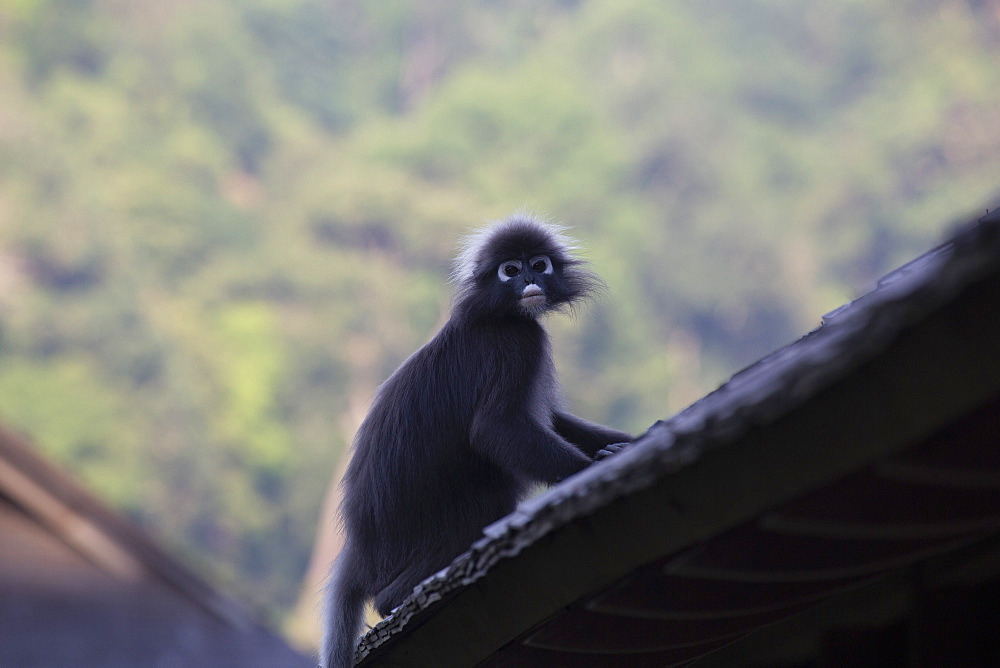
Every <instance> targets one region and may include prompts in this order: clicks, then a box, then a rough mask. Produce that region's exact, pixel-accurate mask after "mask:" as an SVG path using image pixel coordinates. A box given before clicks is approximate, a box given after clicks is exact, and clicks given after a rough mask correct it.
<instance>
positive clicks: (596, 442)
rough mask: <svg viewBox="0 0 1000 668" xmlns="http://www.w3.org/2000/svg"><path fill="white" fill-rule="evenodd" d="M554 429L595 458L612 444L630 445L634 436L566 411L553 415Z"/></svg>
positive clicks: (556, 412)
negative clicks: (600, 451)
mask: <svg viewBox="0 0 1000 668" xmlns="http://www.w3.org/2000/svg"><path fill="white" fill-rule="evenodd" d="M552 428H553V429H555V430H556V433H557V434H559V435H560V436H562V437H563V438H565V439H566V440H567V441H569V442H570V443H572V444H573V445H575V446H577V447H578V448H580V449H581V450H583V451H584V452H585V453H586V454H587V456H588V457H593V456H594V455H595V454H596V453H597V452H598V451H599V450H602V449H604V448H605V447H607V446H609V445H611V444H612V443H628V442H630V441H632V439H633V436H632V435H631V434H626V433H625V432H623V431H618V430H616V429H611V428H610V427H605V426H604V425H600V424H595V423H593V422H588V421H587V420H584V419H583V418H578V417H577V416H575V415H572V414H570V413H566V412H564V411H555V412H553V414H552Z"/></svg>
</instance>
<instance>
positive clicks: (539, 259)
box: [528, 255, 552, 274]
mask: <svg viewBox="0 0 1000 668" xmlns="http://www.w3.org/2000/svg"><path fill="white" fill-rule="evenodd" d="M539 263H541V268H539ZM528 266H529V267H531V268H532V269H533V270H534V271H537V272H538V273H540V274H551V273H552V260H550V259H549V256H548V255H536V256H535V257H533V258H531V259H530V260H528Z"/></svg>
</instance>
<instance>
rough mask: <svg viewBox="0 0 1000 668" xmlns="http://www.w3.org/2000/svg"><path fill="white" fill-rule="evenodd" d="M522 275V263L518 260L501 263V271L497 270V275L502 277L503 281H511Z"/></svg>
mask: <svg viewBox="0 0 1000 668" xmlns="http://www.w3.org/2000/svg"><path fill="white" fill-rule="evenodd" d="M520 273H521V263H520V262H518V261H517V260H507V261H506V262H501V263H500V269H498V270H497V275H498V276H499V277H500V280H501V281H509V280H510V279H512V278H514V277H515V276H517V275H518V274H520Z"/></svg>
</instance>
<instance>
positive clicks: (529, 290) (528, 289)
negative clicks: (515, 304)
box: [521, 283, 543, 299]
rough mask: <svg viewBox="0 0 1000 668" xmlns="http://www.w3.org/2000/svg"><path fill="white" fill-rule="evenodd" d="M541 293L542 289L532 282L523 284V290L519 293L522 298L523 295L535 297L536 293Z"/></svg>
mask: <svg viewBox="0 0 1000 668" xmlns="http://www.w3.org/2000/svg"><path fill="white" fill-rule="evenodd" d="M541 294H543V292H542V289H541V288H540V287H538V286H537V285H535V284H534V283H530V284H528V285H526V286H524V292H522V293H521V298H522V299H524V298H525V297H537V296H538V295H541Z"/></svg>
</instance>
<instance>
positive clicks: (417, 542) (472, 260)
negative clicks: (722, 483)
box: [321, 216, 632, 668]
mask: <svg viewBox="0 0 1000 668" xmlns="http://www.w3.org/2000/svg"><path fill="white" fill-rule="evenodd" d="M570 250H571V249H570V246H569V244H568V240H566V239H565V238H564V237H563V236H562V235H561V234H560V232H559V230H558V228H554V227H551V226H549V225H545V224H543V223H540V222H538V221H536V220H534V219H532V218H529V217H527V216H514V217H511V218H509V219H507V220H505V221H503V222H501V223H498V224H496V225H494V226H492V227H490V228H487V229H486V230H485V231H484V232H482V233H480V234H478V235H476V236H474V237H473V238H472V239H471V240H470V242H469V244H468V245H467V247H466V249H465V251H464V252H463V253H462V255H461V256H460V257H459V260H458V266H457V269H456V273H455V277H456V280H457V281H458V289H457V292H456V296H455V302H454V305H453V307H452V312H451V317H450V319H449V320H448V322H447V323H446V324H445V325H444V327H443V328H442V329H441V331H440V332H438V333H437V335H436V336H435V337H434V338H433V339H431V340H430V342H428V343H427V344H426V345H425V346H424V347H422V348H421V349H420V350H418V351H417V352H416V353H414V354H413V355H412V356H411V357H410V358H409V359H408V360H406V361H405V362H404V363H403V364H402V365H401V366H400V367H399V369H397V370H396V372H395V373H394V374H393V375H392V376H391V377H390V378H389V379H388V380H387V381H386V382H385V383H384V384H383V385H382V386H381V388H379V391H378V393H377V395H376V397H375V400H374V403H373V404H372V408H371V411H370V412H369V413H368V417H367V418H366V419H365V421H364V422H363V423H362V425H361V428H360V429H359V430H358V433H357V436H356V437H355V439H354V449H353V455H352V459H351V463H350V465H349V466H348V469H347V473H346V475H345V477H344V482H343V485H344V500H343V503H342V505H341V515H342V517H343V522H344V529H345V533H346V541H345V545H344V549H343V551H342V552H341V554H340V556H339V557H338V558H337V561H336V564H335V565H334V568H333V573H332V576H331V582H330V593H329V599H328V604H327V617H328V618H327V626H326V631H325V637H324V641H323V647H322V649H321V660H322V662H323V665H324V666H328V667H330V668H346V667H348V666H351V665H353V663H354V652H355V647H356V645H357V638H358V633H359V631H360V629H361V625H362V617H363V609H364V603H365V601H367V600H369V599H372V598H373V599H374V600H375V608H376V610H378V612H379V614H381V615H383V616H384V615H388V614H389V612H390V611H391V610H392V609H393V608H394V607H396V606H397V605H399V604H400V603H401V602H402V601H403V599H405V598H406V596H407V595H409V594H410V592H411V591H412V590H413V587H414V586H415V585H416V584H418V583H419V582H420V581H421V580H423V579H424V578H426V577H427V576H429V575H431V574H432V573H434V572H436V571H438V570H440V569H441V568H443V567H445V566H447V565H448V564H449V563H450V562H451V561H452V560H453V559H454V558H455V557H456V556H458V555H459V554H461V553H462V552H463V551H465V550H466V549H468V547H469V545H471V544H472V543H473V541H475V540H476V539H477V538H479V536H480V535H481V532H482V529H483V527H484V526H486V525H487V524H490V523H491V522H493V521H495V520H497V519H499V518H500V517H503V516H504V515H507V514H508V513H510V512H511V511H512V510H514V508H515V506H516V505H517V503H518V501H519V500H521V499H522V498H523V496H524V494H525V493H526V492H527V491H528V490H529V488H530V486H531V484H532V483H533V482H544V483H554V482H557V481H559V480H562V479H563V478H565V477H567V476H570V475H572V474H573V473H576V472H577V471H580V470H581V469H583V468H585V467H586V466H588V465H589V464H590V463H591V461H592V460H593V458H594V456H595V455H596V453H597V452H598V451H600V450H602V449H605V448H606V447H607V446H609V445H611V444H616V443H621V442H624V441H630V440H631V439H632V437H631V436H630V435H629V434H626V433H623V432H620V431H615V430H613V429H609V428H607V427H603V426H600V425H596V424H592V423H590V422H587V421H585V420H582V419H580V418H578V417H575V416H573V415H571V414H569V413H567V412H566V411H565V410H563V408H562V405H561V401H560V399H559V393H558V388H557V384H556V378H555V368H554V366H553V364H552V356H551V352H550V346H549V339H548V335H547V334H546V332H545V330H544V328H543V327H542V326H541V324H539V322H538V320H537V318H538V316H540V315H541V314H542V313H544V312H546V311H549V310H553V309H558V308H561V307H564V306H567V305H572V304H573V303H575V302H577V301H579V300H581V299H584V298H586V297H587V296H589V295H590V294H591V293H592V292H593V291H594V290H595V288H597V286H599V285H600V281H599V279H597V277H596V276H595V275H594V274H592V273H591V272H589V271H587V270H586V269H584V268H583V267H582V265H581V262H580V261H579V260H577V259H575V258H574V257H572V255H571V254H570ZM542 256H544V257H547V258H548V259H549V261H550V265H551V269H549V267H548V266H546V263H545V262H544V261H543V260H541V259H539V258H540V257H542ZM533 259H534V262H532V260H533ZM511 260H514V261H517V262H520V263H521V268H520V272H519V273H517V274H516V275H513V276H505V278H506V280H501V278H500V275H499V273H498V270H499V269H500V266H501V264H503V263H505V262H507V261H511ZM515 268H517V267H516V266H515ZM511 271H512V272H513V269H511ZM531 285H535V286H537V287H538V288H540V289H541V295H542V296H544V299H542V296H535V298H534V299H528V300H527V301H522V297H523V296H524V294H525V292H524V291H525V290H526V289H528V291H529V292H528V294H529V296H530V294H531V293H537V292H538V291H537V290H536V289H535V288H530V287H529V286H531ZM611 450H612V451H613V450H614V448H612V449H611ZM607 452H608V451H607V450H606V451H605V453H604V454H606V453H607Z"/></svg>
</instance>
